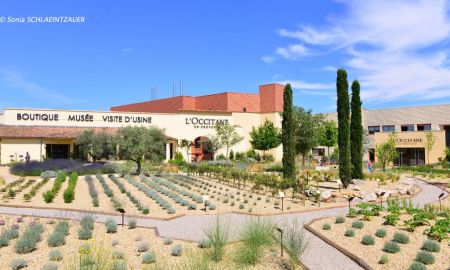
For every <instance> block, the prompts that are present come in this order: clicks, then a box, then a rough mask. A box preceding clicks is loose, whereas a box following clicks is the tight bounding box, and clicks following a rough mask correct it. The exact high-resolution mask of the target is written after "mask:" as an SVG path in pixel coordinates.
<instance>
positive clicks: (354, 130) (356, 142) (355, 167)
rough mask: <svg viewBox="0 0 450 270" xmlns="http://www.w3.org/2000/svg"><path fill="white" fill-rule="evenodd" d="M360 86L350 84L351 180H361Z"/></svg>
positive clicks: (361, 127) (362, 131)
mask: <svg viewBox="0 0 450 270" xmlns="http://www.w3.org/2000/svg"><path fill="white" fill-rule="evenodd" d="M361 105H362V102H361V97H360V85H359V82H358V81H356V80H355V81H353V83H352V100H351V121H350V153H351V160H352V178H353V179H362V178H363V168H362V163H363V137H364V130H363V126H362V112H361Z"/></svg>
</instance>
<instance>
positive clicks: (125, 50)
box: [121, 48, 134, 53]
mask: <svg viewBox="0 0 450 270" xmlns="http://www.w3.org/2000/svg"><path fill="white" fill-rule="evenodd" d="M132 51H134V48H123V49H122V50H121V52H122V53H128V52H132Z"/></svg>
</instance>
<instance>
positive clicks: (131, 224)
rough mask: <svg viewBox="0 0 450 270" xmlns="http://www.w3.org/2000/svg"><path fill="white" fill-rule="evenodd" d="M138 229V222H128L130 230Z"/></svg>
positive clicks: (132, 220) (131, 220)
mask: <svg viewBox="0 0 450 270" xmlns="http://www.w3.org/2000/svg"><path fill="white" fill-rule="evenodd" d="M136 227H137V220H135V219H130V220H128V228H130V229H135V228H136Z"/></svg>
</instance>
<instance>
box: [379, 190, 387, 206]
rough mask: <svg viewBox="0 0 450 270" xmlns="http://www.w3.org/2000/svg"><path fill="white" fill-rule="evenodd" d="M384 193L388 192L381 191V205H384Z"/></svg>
mask: <svg viewBox="0 0 450 270" xmlns="http://www.w3.org/2000/svg"><path fill="white" fill-rule="evenodd" d="M384 194H386V191H385V192H381V193H380V196H379V197H380V200H381V206H383V196H384Z"/></svg>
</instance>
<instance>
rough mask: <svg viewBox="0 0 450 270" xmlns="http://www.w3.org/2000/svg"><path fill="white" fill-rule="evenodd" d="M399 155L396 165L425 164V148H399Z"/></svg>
mask: <svg viewBox="0 0 450 270" xmlns="http://www.w3.org/2000/svg"><path fill="white" fill-rule="evenodd" d="M397 152H398V157H397V158H396V159H395V161H394V164H395V166H415V165H423V164H425V149H424V148H397Z"/></svg>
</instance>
